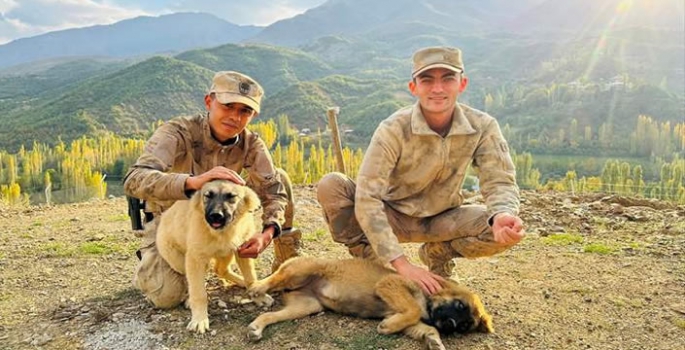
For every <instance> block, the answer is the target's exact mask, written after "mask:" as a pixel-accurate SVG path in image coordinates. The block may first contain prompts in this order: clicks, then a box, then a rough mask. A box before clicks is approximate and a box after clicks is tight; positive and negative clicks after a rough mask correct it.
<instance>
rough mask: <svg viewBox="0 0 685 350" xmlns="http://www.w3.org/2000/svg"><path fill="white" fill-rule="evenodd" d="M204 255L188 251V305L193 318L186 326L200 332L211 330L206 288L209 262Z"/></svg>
mask: <svg viewBox="0 0 685 350" xmlns="http://www.w3.org/2000/svg"><path fill="white" fill-rule="evenodd" d="M208 261H209V259H205V258H204V257H202V256H194V254H193V252H192V251H188V252H187V253H186V279H187V280H188V305H189V306H190V312H191V315H192V316H191V320H190V323H188V326H187V327H186V328H187V329H188V330H190V331H193V332H198V333H200V334H202V333H204V332H205V331H207V330H209V317H208V315H207V290H206V289H205V272H206V269H207V262H208Z"/></svg>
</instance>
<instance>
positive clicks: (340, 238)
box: [317, 47, 524, 293]
mask: <svg viewBox="0 0 685 350" xmlns="http://www.w3.org/2000/svg"><path fill="white" fill-rule="evenodd" d="M467 83H468V79H467V77H466V76H465V75H464V64H463V62H462V58H461V51H460V50H459V49H457V48H450V47H429V48H424V49H421V50H418V51H417V52H415V53H414V55H413V70H412V80H411V81H410V82H409V90H410V91H411V93H412V94H413V95H414V96H416V97H417V98H418V101H417V103H416V104H414V105H413V106H409V107H406V108H403V109H400V110H398V111H397V112H395V113H394V114H393V115H391V116H390V117H389V118H387V119H385V120H384V121H383V122H381V124H380V125H379V126H378V128H377V129H376V131H375V133H374V135H373V137H372V139H371V142H370V144H369V147H368V149H367V150H366V153H365V155H364V160H363V161H362V164H361V167H360V170H359V175H358V177H357V181H356V183H355V182H354V181H352V180H351V179H350V178H348V177H346V176H345V175H343V174H340V173H331V174H328V175H326V176H325V177H324V178H323V179H321V181H320V182H319V184H318V189H317V197H318V200H319V203H320V204H321V206H322V208H323V211H324V216H325V219H326V221H327V223H328V225H329V229H330V231H331V234H332V236H333V239H334V240H335V241H336V242H339V243H343V244H345V245H346V246H347V247H348V249H349V252H350V254H352V255H354V256H358V257H364V258H373V259H379V260H380V261H381V262H383V263H390V264H391V265H392V266H393V267H394V268H395V269H396V270H397V271H398V273H400V274H401V275H403V276H405V277H408V278H409V279H411V280H413V281H415V282H417V283H418V284H419V285H420V286H421V287H422V288H423V290H424V291H425V292H426V293H434V292H436V291H438V290H439V289H440V288H441V287H440V283H439V282H440V280H442V279H443V277H449V276H451V274H452V269H453V267H454V262H453V258H456V257H467V258H474V257H481V256H490V255H493V254H497V253H499V252H502V251H504V250H506V249H508V248H510V247H511V246H513V245H514V244H516V243H517V242H519V241H520V240H521V239H522V237H523V235H524V231H523V224H522V221H521V219H519V218H518V216H517V215H518V208H519V193H518V187H517V185H516V180H515V178H516V176H515V171H514V165H513V163H512V160H511V157H510V156H509V149H508V146H507V143H506V141H505V140H504V138H503V137H502V133H501V131H500V128H499V125H498V124H497V121H496V120H495V119H494V118H492V117H491V116H489V115H488V114H486V113H484V112H481V111H478V110H476V109H473V108H471V107H468V106H466V105H464V104H461V103H458V102H457V98H458V96H459V95H460V94H461V93H462V92H463V91H464V89H465V88H466V85H467ZM469 164H470V165H472V166H473V167H474V169H476V170H477V171H478V174H479V176H478V177H479V180H480V187H481V192H482V195H483V198H484V199H485V206H482V205H462V203H463V197H462V194H461V190H460V189H461V187H462V185H463V183H464V177H465V175H466V170H467V167H468V166H469ZM403 242H423V243H424V244H423V245H422V246H421V248H420V249H419V257H420V259H421V260H422V261H423V262H424V264H426V265H427V266H428V268H429V270H430V271H426V270H424V269H422V268H420V267H418V266H415V265H413V264H411V263H410V262H409V261H408V260H407V258H406V257H405V255H404V252H403V250H402V247H401V245H400V243H403Z"/></svg>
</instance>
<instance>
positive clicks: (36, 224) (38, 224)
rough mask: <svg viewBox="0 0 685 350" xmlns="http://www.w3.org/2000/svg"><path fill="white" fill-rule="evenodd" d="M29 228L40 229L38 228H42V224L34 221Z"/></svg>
mask: <svg viewBox="0 0 685 350" xmlns="http://www.w3.org/2000/svg"><path fill="white" fill-rule="evenodd" d="M31 226H34V227H40V226H43V223H42V222H40V221H34V222H33V223H32V224H31Z"/></svg>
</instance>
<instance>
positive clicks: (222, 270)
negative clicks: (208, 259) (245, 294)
mask: <svg viewBox="0 0 685 350" xmlns="http://www.w3.org/2000/svg"><path fill="white" fill-rule="evenodd" d="M231 261H233V256H232V255H230V256H226V257H222V258H216V259H215V261H214V273H216V275H217V276H219V278H221V279H223V280H225V281H228V282H232V283H234V284H236V285H238V286H240V287H243V288H246V287H247V284H246V283H245V279H244V278H243V276H241V275H239V274H237V273H235V272H233V270H231V266H230V265H231ZM224 286H226V284H224Z"/></svg>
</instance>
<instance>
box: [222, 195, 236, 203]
mask: <svg viewBox="0 0 685 350" xmlns="http://www.w3.org/2000/svg"><path fill="white" fill-rule="evenodd" d="M224 200H225V201H227V202H229V203H235V202H237V201H238V195H237V194H235V193H226V194H224Z"/></svg>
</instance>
